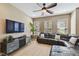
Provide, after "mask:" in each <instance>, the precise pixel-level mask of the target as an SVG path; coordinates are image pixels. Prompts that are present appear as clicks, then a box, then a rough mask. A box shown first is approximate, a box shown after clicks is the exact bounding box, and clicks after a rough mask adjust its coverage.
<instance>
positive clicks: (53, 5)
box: [46, 3, 57, 9]
mask: <svg viewBox="0 0 79 59" xmlns="http://www.w3.org/2000/svg"><path fill="white" fill-rule="evenodd" d="M55 6H57V3H52V4H50V5H49V6H48V7H46V9H49V8H52V7H55Z"/></svg>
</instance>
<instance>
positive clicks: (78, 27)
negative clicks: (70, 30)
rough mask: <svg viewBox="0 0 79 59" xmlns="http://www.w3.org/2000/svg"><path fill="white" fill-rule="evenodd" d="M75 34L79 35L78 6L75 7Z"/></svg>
mask: <svg viewBox="0 0 79 59" xmlns="http://www.w3.org/2000/svg"><path fill="white" fill-rule="evenodd" d="M76 34H77V35H79V8H77V9H76Z"/></svg>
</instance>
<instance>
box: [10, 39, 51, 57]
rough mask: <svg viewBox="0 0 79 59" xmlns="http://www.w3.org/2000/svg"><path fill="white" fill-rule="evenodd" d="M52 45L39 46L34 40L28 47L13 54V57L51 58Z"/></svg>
mask: <svg viewBox="0 0 79 59" xmlns="http://www.w3.org/2000/svg"><path fill="white" fill-rule="evenodd" d="M50 49H51V45H47V44H39V43H37V41H35V40H33V41H31V43H29V44H28V45H27V46H25V47H23V48H22V49H20V50H18V51H16V52H14V53H12V54H11V55H12V56H49V53H50Z"/></svg>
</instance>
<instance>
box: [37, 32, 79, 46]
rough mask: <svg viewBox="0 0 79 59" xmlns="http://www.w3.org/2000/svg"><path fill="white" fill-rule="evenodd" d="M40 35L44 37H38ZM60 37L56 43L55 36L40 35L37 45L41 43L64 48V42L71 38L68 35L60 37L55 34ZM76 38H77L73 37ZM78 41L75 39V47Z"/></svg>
mask: <svg viewBox="0 0 79 59" xmlns="http://www.w3.org/2000/svg"><path fill="white" fill-rule="evenodd" d="M41 34H44V37H40V36H41ZM57 35H60V40H59V41H57V40H55V34H50V33H40V34H39V36H38V38H37V42H38V43H43V44H49V45H61V46H66V44H65V43H64V41H66V42H69V39H70V38H71V37H72V36H69V35H62V34H57ZM74 37H77V38H78V36H74ZM78 42H79V39H77V41H76V43H75V45H78Z"/></svg>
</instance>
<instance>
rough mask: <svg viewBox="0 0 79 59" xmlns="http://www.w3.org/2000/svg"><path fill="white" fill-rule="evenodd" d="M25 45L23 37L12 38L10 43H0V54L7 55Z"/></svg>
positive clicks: (24, 37)
mask: <svg viewBox="0 0 79 59" xmlns="http://www.w3.org/2000/svg"><path fill="white" fill-rule="evenodd" d="M25 44H26V36H25V35H24V36H21V37H17V38H13V40H12V41H11V42H8V41H6V40H4V41H3V42H2V43H1V52H2V53H4V54H6V55H7V54H10V53H12V52H14V51H15V50H17V49H20V48H21V47H23V46H25Z"/></svg>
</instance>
